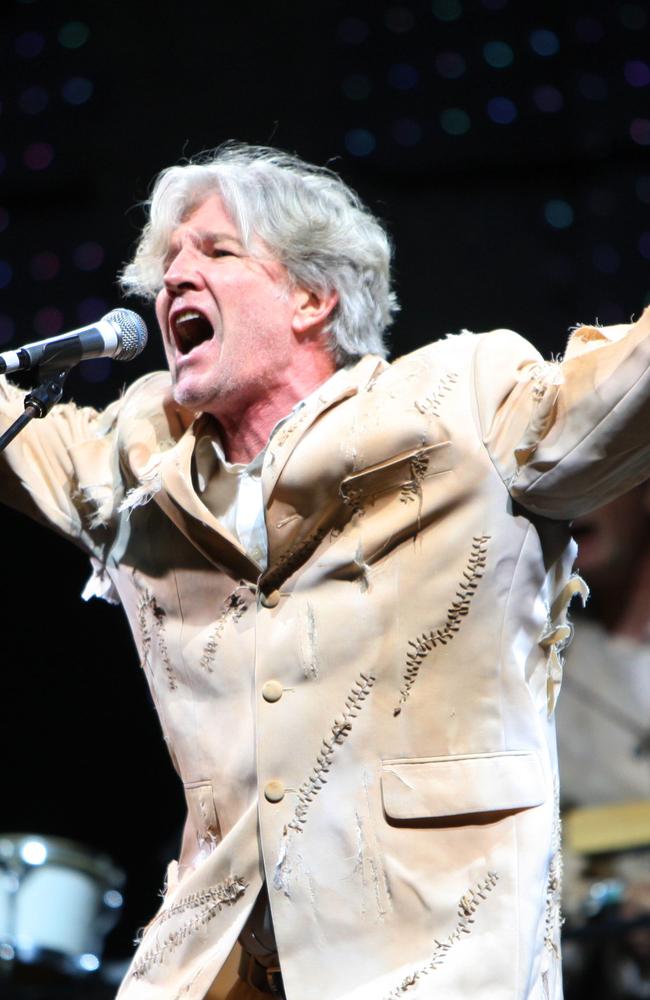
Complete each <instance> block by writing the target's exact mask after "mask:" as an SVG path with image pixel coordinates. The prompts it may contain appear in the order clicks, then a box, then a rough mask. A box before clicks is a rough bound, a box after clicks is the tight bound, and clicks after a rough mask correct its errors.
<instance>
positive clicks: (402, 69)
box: [388, 63, 420, 90]
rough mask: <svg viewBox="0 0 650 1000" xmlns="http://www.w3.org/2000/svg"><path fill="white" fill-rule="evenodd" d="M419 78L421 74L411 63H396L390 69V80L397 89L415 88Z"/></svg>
mask: <svg viewBox="0 0 650 1000" xmlns="http://www.w3.org/2000/svg"><path fill="white" fill-rule="evenodd" d="M419 79H420V74H419V73H418V71H417V70H416V68H415V66H411V65H409V63H395V64H394V65H393V66H391V67H390V69H389V70H388V82H389V84H390V85H391V87H394V88H395V90H413V88H414V87H416V86H417V84H418V80H419Z"/></svg>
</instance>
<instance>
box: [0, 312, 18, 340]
mask: <svg viewBox="0 0 650 1000" xmlns="http://www.w3.org/2000/svg"><path fill="white" fill-rule="evenodd" d="M15 335H16V324H15V323H14V321H13V319H12V318H11V316H7V315H6V314H5V313H0V344H8V343H10V341H12V340H13V339H14V337H15Z"/></svg>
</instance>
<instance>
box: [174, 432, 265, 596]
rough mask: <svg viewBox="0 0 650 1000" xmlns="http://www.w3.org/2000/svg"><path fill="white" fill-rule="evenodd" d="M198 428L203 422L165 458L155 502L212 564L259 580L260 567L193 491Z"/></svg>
mask: <svg viewBox="0 0 650 1000" xmlns="http://www.w3.org/2000/svg"><path fill="white" fill-rule="evenodd" d="M199 429H200V421H196V422H195V423H194V424H193V425H192V426H191V427H189V428H188V429H187V431H186V432H185V434H184V435H183V437H182V438H181V439H180V440H179V441H178V443H177V444H176V445H175V447H173V448H171V449H170V450H169V451H167V452H165V454H164V455H163V456H162V459H161V463H160V481H161V489H160V490H159V491H158V492H157V493H156V494H155V498H154V499H155V500H156V503H157V504H158V505H159V507H161V508H162V509H163V510H164V511H165V513H166V514H167V516H168V517H169V518H171V520H172V521H173V522H174V524H175V525H176V527H177V528H179V530H180V531H182V532H183V534H184V535H185V536H186V537H187V538H188V539H189V540H190V541H191V542H192V544H193V545H194V546H195V547H196V548H197V549H199V551H200V552H202V553H203V555H204V556H205V557H206V558H207V559H208V560H209V561H210V562H211V563H213V564H214V565H215V566H217V567H218V568H219V569H222V570H224V571H225V572H226V573H228V574H229V575H230V576H236V577H237V578H238V579H244V580H257V578H258V576H259V574H260V571H261V566H259V564H258V563H256V562H255V561H254V560H253V559H251V558H250V556H249V555H248V554H247V552H246V551H245V549H244V548H242V546H241V545H240V544H239V541H238V540H237V539H236V538H235V536H234V535H232V534H231V533H230V532H229V531H228V530H227V529H226V528H225V527H224V526H223V525H222V524H221V522H220V521H219V520H218V519H217V518H216V517H215V516H214V515H213V514H212V513H211V512H210V511H209V510H208V508H207V507H206V506H205V504H204V503H202V502H201V500H200V498H199V497H198V495H197V493H196V490H195V489H194V485H193V482H192V455H193V453H194V447H195V444H196V432H197V430H199Z"/></svg>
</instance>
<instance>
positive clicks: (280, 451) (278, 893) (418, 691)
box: [0, 312, 650, 1000]
mask: <svg viewBox="0 0 650 1000" xmlns="http://www.w3.org/2000/svg"><path fill="white" fill-rule="evenodd" d="M649 361H650V312H646V313H645V315H644V316H643V317H642V319H641V320H640V321H639V322H638V323H636V324H634V325H632V326H631V327H629V328H627V327H616V328H609V329H602V330H601V329H595V328H591V327H587V328H581V329H578V330H577V331H576V332H575V333H574V334H573V335H572V338H571V340H570V342H569V348H568V351H567V354H566V357H565V360H564V362H563V363H562V364H558V363H550V364H547V363H544V362H543V361H542V360H541V358H540V357H539V355H538V354H537V352H536V351H535V350H534V348H532V347H531V346H530V345H529V344H528V343H527V342H526V341H524V340H522V339H521V338H520V337H519V336H517V335H516V334H515V333H512V332H510V331H506V330H499V331H495V332H492V333H489V334H485V335H481V336H475V335H471V334H463V335H460V336H457V337H450V338H448V339H446V340H444V341H441V342H438V343H435V344H433V345H432V346H429V347H426V348H423V349H422V350H419V351H417V352H415V353H414V354H411V355H409V356H407V357H404V358H402V359H400V360H398V361H396V362H395V363H394V364H392V365H387V364H385V363H384V362H383V361H380V360H379V359H377V358H375V357H366V358H364V359H363V360H362V361H361V362H360V363H359V364H358V365H357V366H356V367H354V368H353V369H350V370H342V371H340V372H338V373H337V375H336V376H335V377H334V378H332V379H330V380H329V381H328V382H327V383H326V384H325V386H324V387H323V388H322V390H321V392H320V393H319V392H317V393H316V394H315V395H314V397H313V398H312V400H311V401H310V404H309V405H307V406H305V407H303V408H302V409H300V410H299V411H298V412H297V413H296V414H295V415H293V416H292V417H291V418H290V419H289V420H288V422H287V423H286V424H284V425H283V426H282V428H281V429H280V430H279V431H278V432H277V434H276V435H275V436H274V437H273V438H272V440H271V442H270V444H269V447H268V449H267V452H266V456H265V460H264V466H263V472H262V482H263V492H264V502H265V515H266V524H267V529H268V541H269V566H268V569H267V570H265V571H264V572H260V568H259V567H258V566H257V565H255V564H254V563H253V562H252V561H251V560H250V558H249V557H248V555H247V554H246V552H245V551H244V550H243V549H242V548H241V547H240V545H239V544H238V542H237V541H236V539H235V538H233V537H232V536H230V535H229V534H228V533H227V532H226V531H225V530H224V529H223V528H222V527H221V526H220V524H219V522H218V521H217V520H216V519H215V518H214V517H213V516H212V515H211V514H210V512H209V511H208V510H207V508H206V507H204V506H203V504H202V503H201V501H200V500H199V498H198V496H197V494H196V492H195V490H194V488H193V479H192V456H193V450H194V444H195V439H196V435H197V433H200V432H201V425H202V422H201V420H200V419H199V420H198V421H197V422H195V423H194V424H189V426H188V425H187V423H186V422H184V420H183V415H182V414H181V413H179V412H178V411H177V410H175V409H174V406H173V404H170V403H169V402H168V398H169V379H168V376H166V375H163V374H154V375H151V376H148V377H146V378H144V379H142V380H140V381H139V382H137V383H136V384H135V385H134V386H133V387H132V388H131V389H130V390H129V391H128V392H127V393H126V395H125V396H124V397H123V398H122V399H121V400H120V401H119V402H118V403H116V404H115V405H114V406H112V407H111V408H109V409H108V410H107V411H106V412H105V413H104V414H97V413H96V412H95V411H93V410H89V409H77V408H75V407H74V406H72V405H63V406H59V407H58V408H56V410H55V411H53V412H52V414H51V415H50V416H49V417H48V418H47V419H46V420H44V421H42V422H40V421H39V422H34V423H32V424H31V425H30V426H29V427H28V428H27V430H25V431H24V432H23V433H22V434H21V435H20V436H19V437H18V438H17V439H16V441H15V442H14V444H13V445H12V446H11V447H10V449H9V451H8V452H7V455H6V463H5V474H4V476H3V489H4V496H5V499H6V500H7V501H8V502H10V503H13V504H15V505H16V506H18V507H21V508H22V509H24V510H26V511H27V512H28V513H31V514H32V515H34V516H37V517H39V518H40V519H43V520H45V521H47V522H49V523H50V524H51V525H52V526H53V527H55V528H57V529H58V530H59V531H62V532H64V533H66V534H67V535H69V536H71V537H72V538H73V539H74V540H75V541H77V542H78V543H79V544H80V545H82V546H83V547H84V548H85V549H87V550H88V552H89V553H90V554H91V556H92V558H93V561H94V566H95V569H96V573H95V580H94V584H93V585H92V586H91V590H93V589H94V591H95V592H96V593H102V592H107V591H108V589H109V587H110V590H111V591H112V592H115V593H116V594H117V595H119V599H120V600H121V602H122V604H123V605H124V608H125V610H126V612H127V615H128V617H129V620H130V622H131V625H132V629H133V633H134V636H135V640H136V643H137V645H138V647H139V650H140V654H141V658H142V664H143V667H144V670H145V671H146V674H147V677H148V680H149V683H150V686H151V691H152V694H153V698H154V700H155V702H156V705H157V708H158V712H159V714H160V721H161V725H162V730H163V734H164V737H165V739H166V741H167V743H168V745H169V749H170V753H171V755H172V758H173V761H174V765H175V767H176V768H177V770H178V773H179V775H180V777H181V780H182V781H183V783H184V786H185V792H186V797H187V805H188V822H187V827H186V833H185V837H184V842H183V848H182V852H181V857H180V859H179V863H178V864H176V863H172V865H171V866H170V870H169V874H168V881H167V888H166V893H165V897H164V900H163V903H162V906H161V908H160V911H159V912H158V914H157V916H156V917H155V918H154V920H153V921H152V923H151V924H150V925H149V927H148V928H147V929H146V931H145V933H144V935H143V939H142V942H141V944H140V946H139V948H138V950H137V953H136V955H135V957H134V959H133V963H132V966H131V969H130V972H129V974H128V975H127V978H126V980H125V982H124V984H123V986H122V988H121V991H120V994H119V997H120V1000H176V998H188V1000H193V998H197V1000H198V998H200V997H203V996H204V994H205V992H206V990H207V989H208V987H209V985H210V983H211V982H212V980H213V978H214V976H215V975H216V973H217V972H218V970H219V968H220V967H221V965H222V963H223V962H224V960H225V958H226V957H227V955H228V953H229V952H230V950H231V948H232V946H233V944H234V942H235V940H236V938H237V936H238V934H239V933H240V931H241V928H242V926H243V925H244V923H245V921H246V919H247V917H248V915H249V913H250V911H251V908H252V906H253V903H254V901H255V898H256V896H257V894H258V891H259V889H260V886H261V884H262V881H263V879H266V881H267V884H268V891H269V897H270V902H271V908H272V914H273V922H274V927H275V934H276V938H277V942H278V948H279V953H280V958H281V963H282V970H283V975H284V981H285V987H286V991H287V996H288V998H289V1000H398V998H400V1000H401V998H402V997H405V998H407V1000H421V998H428V997H435V998H436V1000H459V998H461V997H472V998H473V1000H515V998H530V1000H549V998H552V1000H559V998H560V997H561V991H562V988H561V980H560V960H559V920H560V918H559V908H558V900H559V891H560V890H559V883H560V872H561V861H560V834H559V826H558V816H557V800H558V782H557V773H556V757H555V738H554V724H553V708H554V705H555V700H556V696H557V693H558V689H559V686H560V680H561V649H562V646H563V644H565V643H566V641H567V638H568V636H569V631H570V628H569V626H568V625H567V622H566V611H567V606H568V603H569V600H570V598H571V596H572V594H573V593H575V592H576V591H578V590H581V586H582V585H581V583H580V581H579V580H577V579H576V578H575V577H572V575H571V566H572V562H573V558H574V552H575V549H574V546H573V543H572V542H571V540H570V536H569V532H568V528H567V521H568V519H570V518H571V517H573V516H574V515H577V514H579V513H581V512H583V511H585V510H587V509H589V508H592V507H595V506H597V505H598V504H601V503H603V502H605V501H607V500H609V499H610V498H611V497H613V496H614V495H616V494H618V493H620V492H623V491H624V490H626V489H628V488H631V487H632V486H634V485H635V484H637V483H638V482H639V481H641V480H642V479H644V478H646V477H647V476H648V475H649V474H650V447H649V443H650V376H649V375H648V362H649ZM1 400H2V405H1V407H0V409H1V411H2V420H3V423H5V424H6V423H7V422H8V421H9V419H10V418H11V417H13V416H14V415H15V413H16V412H18V411H19V409H20V408H21V406H22V403H21V400H20V395H19V393H18V392H17V390H15V389H12V388H11V387H9V386H7V385H6V384H5V385H4V388H3V389H2V393H1Z"/></svg>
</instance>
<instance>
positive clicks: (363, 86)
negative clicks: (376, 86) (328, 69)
mask: <svg viewBox="0 0 650 1000" xmlns="http://www.w3.org/2000/svg"><path fill="white" fill-rule="evenodd" d="M341 90H342V91H343V93H344V94H345V96H346V97H347V98H348V99H349V100H350V101H365V100H366V99H367V98H368V97H369V96H370V94H371V93H372V83H371V82H370V79H369V78H368V77H367V76H365V75H364V74H363V73H351V74H350V76H346V78H345V79H344V80H343V82H342V83H341Z"/></svg>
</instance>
